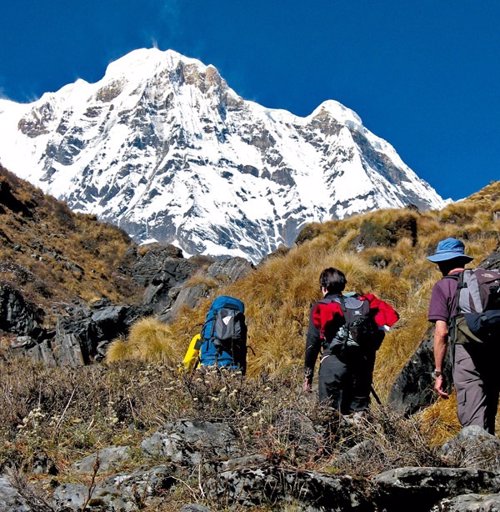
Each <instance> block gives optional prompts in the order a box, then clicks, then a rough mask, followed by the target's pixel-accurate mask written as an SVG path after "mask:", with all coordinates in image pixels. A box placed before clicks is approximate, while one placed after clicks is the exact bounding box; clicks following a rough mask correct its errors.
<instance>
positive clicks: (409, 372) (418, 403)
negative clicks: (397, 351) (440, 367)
mask: <svg viewBox="0 0 500 512" xmlns="http://www.w3.org/2000/svg"><path fill="white" fill-rule="evenodd" d="M432 339H433V331H432V329H429V331H428V332H427V334H426V336H425V339H424V340H423V341H422V343H421V344H420V346H419V347H418V348H417V350H416V351H415V353H414V354H413V355H412V356H411V358H410V360H409V361H408V362H407V363H406V365H405V366H404V368H403V369H402V370H401V372H400V373H399V375H398V376H397V378H396V380H395V382H394V384H393V386H392V388H391V391H390V393H389V405H390V406H391V407H393V408H395V409H396V410H397V411H399V412H401V413H402V414H413V413H415V412H417V411H418V410H419V409H421V408H423V407H427V406H428V405H430V404H431V403H433V402H434V401H435V399H436V394H435V393H434V377H433V376H432V372H433V370H434V353H433V342H432ZM449 352H450V351H448V353H447V356H448V355H449ZM444 375H445V382H446V384H447V389H448V390H449V389H450V387H451V382H452V378H451V364H450V361H449V358H448V357H447V358H446V364H445V367H444Z"/></svg>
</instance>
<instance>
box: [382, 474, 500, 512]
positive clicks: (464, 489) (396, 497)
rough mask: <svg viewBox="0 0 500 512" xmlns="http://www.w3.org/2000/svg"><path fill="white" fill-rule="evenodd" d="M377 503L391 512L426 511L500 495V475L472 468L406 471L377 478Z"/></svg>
mask: <svg viewBox="0 0 500 512" xmlns="http://www.w3.org/2000/svg"><path fill="white" fill-rule="evenodd" d="M374 483H375V484H376V486H377V488H378V489H377V492H376V498H375V499H376V501H377V503H378V504H379V506H380V508H381V509H383V510H385V511H387V512H392V511H394V512H396V511H401V510H407V509H408V506H409V504H411V507H412V508H411V509H412V510H418V511H420V510H421V511H425V510H429V509H430V508H431V507H432V506H434V505H436V504H437V503H438V502H439V501H440V500H442V499H443V498H446V497H448V498H449V497H454V496H459V495H461V494H469V493H489V494H496V493H498V492H500V473H496V472H492V471H483V470H480V469H468V468H424V467H406V468H398V469H392V470H390V471H386V472H384V473H381V474H379V475H377V476H376V477H375V478H374Z"/></svg>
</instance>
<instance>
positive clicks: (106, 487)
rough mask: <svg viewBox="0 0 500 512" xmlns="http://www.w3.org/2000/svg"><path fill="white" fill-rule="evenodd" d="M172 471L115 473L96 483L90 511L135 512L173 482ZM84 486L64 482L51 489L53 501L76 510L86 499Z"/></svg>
mask: <svg viewBox="0 0 500 512" xmlns="http://www.w3.org/2000/svg"><path fill="white" fill-rule="evenodd" d="M171 474H172V470H171V469H170V468H169V467H167V466H156V467H153V468H150V469H147V470H137V471H134V472H133V473H131V474H125V473H123V474H118V475H114V476H112V477H109V478H107V479H106V480H104V481H103V482H102V483H99V484H97V485H96V487H95V489H94V490H93V492H92V496H91V497H90V500H89V502H88V507H89V509H90V510H93V509H94V510H99V512H136V511H139V510H142V509H143V508H144V507H145V506H147V505H148V503H149V502H150V500H151V499H153V498H155V497H157V496H159V495H160V494H162V493H163V492H164V491H165V490H168V489H169V488H170V487H171V486H172V485H173V484H174V483H175V481H174V479H173V478H172V477H171ZM88 493H89V491H88V488H87V487H86V486H84V485H80V484H64V485H61V486H59V487H58V488H57V489H56V490H55V492H54V497H53V500H54V504H55V505H56V506H57V507H68V508H69V509H71V510H76V511H79V510H80V509H81V507H82V506H83V504H84V503H85V501H86V500H87V498H88Z"/></svg>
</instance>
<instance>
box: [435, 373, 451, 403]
mask: <svg viewBox="0 0 500 512" xmlns="http://www.w3.org/2000/svg"><path fill="white" fill-rule="evenodd" d="M443 385H444V378H443V376H442V375H440V376H439V377H436V380H435V381H434V391H435V392H436V393H437V394H438V395H439V396H440V397H441V398H449V397H450V395H449V394H448V393H446V391H444V389H443Z"/></svg>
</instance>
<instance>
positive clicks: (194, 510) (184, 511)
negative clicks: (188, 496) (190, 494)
mask: <svg viewBox="0 0 500 512" xmlns="http://www.w3.org/2000/svg"><path fill="white" fill-rule="evenodd" d="M179 512H210V509H209V508H208V507H205V506H204V505H198V504H196V503H190V504H189V505H183V506H182V507H181V509H180V511H179Z"/></svg>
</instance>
